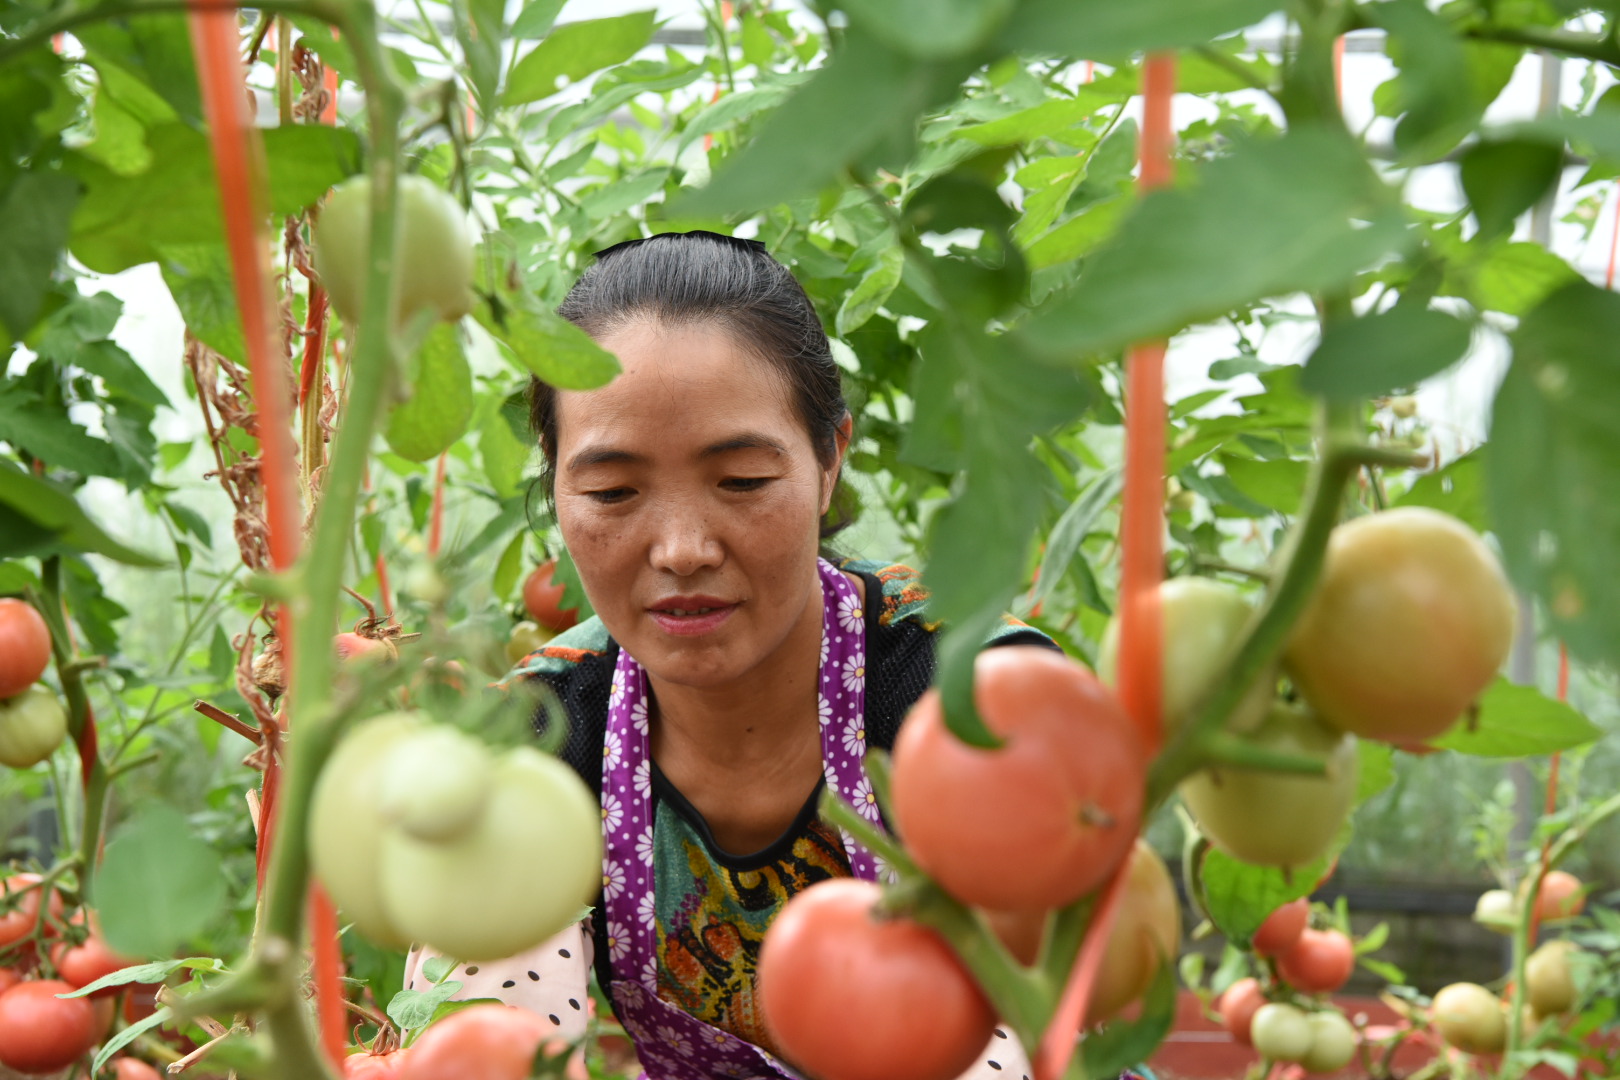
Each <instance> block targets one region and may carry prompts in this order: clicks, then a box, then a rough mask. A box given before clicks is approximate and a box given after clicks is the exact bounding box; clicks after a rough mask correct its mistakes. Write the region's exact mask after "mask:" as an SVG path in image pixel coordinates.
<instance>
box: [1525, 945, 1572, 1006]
mask: <svg viewBox="0 0 1620 1080" xmlns="http://www.w3.org/2000/svg"><path fill="white" fill-rule="evenodd" d="M1579 951H1580V950H1579V949H1577V948H1576V947H1575V944H1574V943H1573V942H1569V941H1549V942H1547V943H1546V944H1544V945H1542V946H1541V947H1539V948H1538V949H1536V951H1535V952H1533V953H1531V954H1530V956H1529V958H1528V959H1526V960H1525V964H1524V989H1525V993H1526V994H1527V995H1529V998H1530V1007H1531V1008H1532V1009H1534V1010H1536V1012H1537V1013H1538V1014H1540V1015H1542V1016H1553V1015H1556V1014H1557V1013H1561V1012H1568V1011H1569V1009H1570V1008H1571V1007H1572V1006H1573V1005H1574V1004H1575V998H1576V996H1577V995H1576V992H1575V979H1574V977H1573V976H1572V975H1571V973H1570V967H1569V958H1570V956H1571V955H1573V954H1575V953H1577V952H1579Z"/></svg>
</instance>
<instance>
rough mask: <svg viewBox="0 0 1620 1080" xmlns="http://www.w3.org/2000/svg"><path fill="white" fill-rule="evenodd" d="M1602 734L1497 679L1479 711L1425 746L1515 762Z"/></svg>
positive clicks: (1538, 695)
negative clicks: (1516, 759)
mask: <svg viewBox="0 0 1620 1080" xmlns="http://www.w3.org/2000/svg"><path fill="white" fill-rule="evenodd" d="M1602 735H1603V732H1602V730H1601V729H1600V728H1598V727H1597V726H1596V725H1595V724H1593V723H1592V721H1590V720H1588V719H1587V718H1586V717H1584V716H1582V715H1581V714H1580V713H1578V712H1576V711H1575V710H1574V709H1572V708H1570V707H1569V706H1568V705H1566V704H1564V703H1563V702H1561V701H1554V700H1553V699H1552V698H1550V697H1547V696H1546V695H1545V694H1543V693H1542V692H1541V691H1540V690H1537V689H1536V688H1535V687H1533V686H1520V685H1519V684H1517V683H1513V682H1509V681H1508V680H1507V679H1505V678H1498V679H1497V680H1496V681H1495V682H1494V683H1492V684H1491V686H1490V688H1489V689H1488V690H1486V691H1485V693H1484V696H1482V697H1481V698H1480V699H1479V710H1478V712H1477V713H1476V714H1475V715H1473V716H1471V717H1465V718H1464V719H1463V722H1462V723H1460V724H1458V725H1457V726H1456V727H1455V728H1453V729H1452V730H1451V731H1449V732H1448V733H1446V734H1445V735H1442V736H1441V737H1440V738H1438V739H1433V740H1430V744H1431V745H1433V746H1438V747H1440V748H1441V749H1443V750H1455V751H1457V752H1458V753H1459V754H1472V755H1473V756H1475V757H1488V758H1518V757H1532V756H1535V755H1539V754H1556V753H1558V752H1560V751H1563V750H1572V749H1574V748H1575V747H1577V746H1585V745H1586V744H1587V743H1590V742H1593V741H1595V740H1597V739H1599V738H1601V737H1602Z"/></svg>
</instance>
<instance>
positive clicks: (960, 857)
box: [894, 646, 1146, 911]
mask: <svg viewBox="0 0 1620 1080" xmlns="http://www.w3.org/2000/svg"><path fill="white" fill-rule="evenodd" d="M974 671H975V679H974V687H973V696H974V701H975V702H976V703H977V704H978V707H979V714H980V715H981V716H982V717H983V718H984V722H985V724H986V726H987V727H989V729H990V730H991V731H992V732H994V733H995V734H996V735H997V736H999V737H1000V738H1001V739H1002V740H1003V741H1002V745H1001V746H1000V747H998V748H996V749H994V750H984V749H980V748H978V747H973V746H969V745H967V744H966V743H964V742H962V741H961V740H960V739H958V738H957V737H956V736H955V735H953V734H951V733H950V731H949V730H948V729H947V728H946V727H945V717H944V712H943V710H942V709H941V707H940V699H939V694H938V692H937V691H934V690H930V691H929V692H928V693H926V694H924V695H923V697H922V698H921V699H920V700H919V701H918V702H917V704H916V705H915V706H914V707H913V708H912V710H911V712H910V714H909V715H908V716H907V717H906V721H905V723H904V724H903V725H902V726H901V728H900V736H899V738H897V739H896V740H895V744H894V817H895V825H896V827H897V829H898V831H899V833H900V835H901V836H902V837H904V838H905V842H906V846H907V848H909V849H910V850H911V852H912V854H913V855H914V856H915V857H916V859H917V862H918V864H919V865H921V866H922V868H923V869H924V870H926V871H927V872H928V873H929V874H930V875H932V876H933V877H934V878H935V880H937V881H938V882H939V883H940V884H941V885H943V886H944V887H945V889H946V891H948V892H950V893H951V894H952V895H953V896H955V897H957V898H958V899H960V900H963V901H965V902H967V903H970V904H977V905H979V906H980V907H986V908H993V909H997V910H1002V911H1017V910H1029V909H1036V908H1048V907H1059V906H1061V905H1063V904H1067V903H1069V902H1070V901H1073V900H1077V899H1079V898H1080V897H1082V896H1085V895H1086V894H1088V893H1090V892H1092V891H1093V890H1095V889H1096V888H1097V887H1098V886H1100V885H1101V884H1102V883H1103V882H1105V881H1107V880H1108V879H1109V877H1110V876H1112V874H1113V873H1114V871H1115V869H1116V868H1118V866H1119V864H1120V862H1121V861H1122V860H1124V858H1125V857H1126V856H1127V855H1128V854H1129V853H1130V851H1131V845H1132V844H1133V843H1134V842H1135V840H1136V833H1137V827H1138V825H1139V824H1140V822H1141V815H1142V793H1143V785H1142V778H1143V774H1144V772H1145V769H1146V758H1145V754H1144V752H1143V749H1142V744H1141V742H1140V740H1139V738H1138V736H1137V733H1136V728H1135V726H1134V725H1133V724H1132V723H1131V720H1130V718H1129V717H1128V716H1126V714H1125V711H1124V710H1123V709H1122V708H1120V705H1119V702H1118V701H1117V700H1115V698H1114V696H1113V694H1112V693H1111V692H1110V691H1109V690H1108V689H1107V688H1106V687H1104V686H1103V684H1102V683H1100V682H1098V681H1097V678H1096V676H1094V675H1092V674H1091V673H1090V672H1089V671H1087V670H1086V669H1085V668H1083V667H1081V666H1080V665H1079V664H1077V663H1075V662H1074V661H1073V660H1070V659H1068V658H1067V657H1064V656H1062V655H1061V654H1059V653H1056V652H1053V651H1051V650H1049V649H1044V648H1040V647H1037V646H1010V647H1005V648H999V649H986V650H985V651H984V652H982V653H980V654H979V657H978V660H977V661H976V663H975V667H974Z"/></svg>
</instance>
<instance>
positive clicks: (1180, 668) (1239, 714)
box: [1097, 577, 1277, 737]
mask: <svg viewBox="0 0 1620 1080" xmlns="http://www.w3.org/2000/svg"><path fill="white" fill-rule="evenodd" d="M1159 611H1160V612H1161V615H1160V618H1161V619H1162V620H1163V623H1162V627H1163V629H1162V634H1163V640H1164V659H1163V664H1162V667H1163V674H1164V699H1163V712H1164V730H1165V735H1166V737H1169V736H1170V735H1172V734H1174V733H1175V732H1176V731H1178V730H1180V729H1181V728H1182V727H1184V726H1185V725H1186V724H1187V722H1188V721H1189V720H1191V719H1192V714H1193V712H1194V711H1195V710H1196V709H1197V708H1198V706H1199V705H1201V704H1203V701H1204V698H1205V697H1207V696H1208V694H1209V692H1210V691H1211V690H1212V689H1214V687H1215V682H1216V680H1217V679H1218V678H1219V677H1220V675H1221V673H1222V672H1224V671H1225V670H1226V666H1227V663H1228V661H1230V660H1231V658H1232V654H1233V652H1234V651H1235V650H1236V648H1237V646H1238V643H1239V641H1240V640H1241V638H1242V635H1243V628H1244V627H1245V626H1246V625H1248V622H1249V617H1250V616H1252V615H1253V614H1254V607H1253V605H1251V604H1250V603H1249V601H1248V600H1247V599H1245V598H1244V596H1243V594H1242V593H1240V592H1238V591H1237V590H1236V589H1234V588H1232V587H1231V586H1229V585H1222V584H1221V583H1220V582H1218V581H1211V580H1210V579H1209V578H1202V577H1178V578H1171V579H1170V580H1168V581H1166V582H1164V583H1163V584H1162V585H1160V586H1159ZM1118 653H1119V616H1118V615H1117V614H1116V615H1115V617H1114V618H1112V619H1110V620H1109V621H1108V629H1107V630H1106V631H1104V633H1103V640H1102V650H1101V652H1099V653H1098V655H1097V674H1098V675H1099V676H1100V677H1101V678H1102V681H1103V682H1105V683H1107V684H1108V685H1109V686H1115V685H1117V682H1118V679H1117V675H1116V669H1117V665H1118V662H1119V661H1118ZM1276 693H1277V673H1276V671H1275V670H1271V671H1268V672H1267V673H1266V674H1265V675H1263V676H1261V678H1260V679H1259V680H1258V681H1257V682H1256V683H1255V684H1254V686H1253V687H1252V688H1251V689H1250V690H1249V693H1248V694H1247V695H1245V697H1244V698H1243V700H1242V701H1241V702H1239V703H1238V706H1237V708H1235V709H1234V710H1233V711H1232V715H1231V716H1229V717H1227V719H1226V728H1227V730H1228V731H1253V730H1254V729H1255V728H1256V727H1259V726H1260V723H1261V721H1263V720H1264V719H1265V717H1266V710H1267V709H1269V708H1270V706H1271V699H1272V698H1273V697H1275V696H1276Z"/></svg>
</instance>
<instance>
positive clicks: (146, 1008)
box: [124, 983, 162, 1024]
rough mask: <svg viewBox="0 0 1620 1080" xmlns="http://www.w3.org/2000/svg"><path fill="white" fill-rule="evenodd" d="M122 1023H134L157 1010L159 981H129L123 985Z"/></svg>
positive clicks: (160, 986)
mask: <svg viewBox="0 0 1620 1080" xmlns="http://www.w3.org/2000/svg"><path fill="white" fill-rule="evenodd" d="M124 989H125V990H126V991H128V993H127V994H126V996H125V997H124V1023H126V1024H134V1023H137V1022H139V1021H141V1020H145V1019H146V1018H147V1017H148V1016H151V1015H152V1014H153V1013H155V1012H157V993H158V991H159V990H160V989H162V984H161V983H131V984H130V985H128V986H126V987H124Z"/></svg>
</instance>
